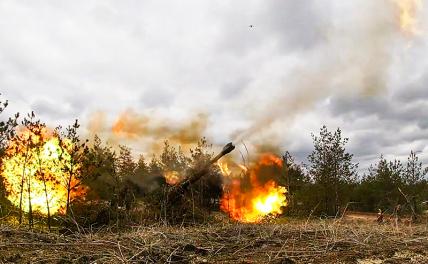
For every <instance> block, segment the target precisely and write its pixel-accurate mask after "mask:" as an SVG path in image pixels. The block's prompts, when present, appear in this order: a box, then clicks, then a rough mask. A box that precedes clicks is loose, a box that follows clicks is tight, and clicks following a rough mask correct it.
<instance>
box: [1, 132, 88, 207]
mask: <svg viewBox="0 0 428 264" xmlns="http://www.w3.org/2000/svg"><path fill="white" fill-rule="evenodd" d="M38 131H39V132H37V133H34V132H32V131H30V130H28V129H24V130H22V131H20V132H19V133H18V137H16V138H15V139H14V140H12V141H10V143H9V145H8V147H7V149H6V155H5V157H4V158H3V159H2V165H1V173H2V178H3V181H4V185H5V188H6V196H7V199H8V200H9V201H10V202H11V203H12V204H13V205H15V206H16V207H19V205H20V201H22V203H21V208H22V210H23V211H24V212H29V204H30V203H31V208H32V211H37V212H39V213H41V214H44V215H47V214H48V206H49V211H50V213H51V214H56V213H64V212H65V207H66V201H67V187H66V185H67V184H66V183H67V179H68V175H67V173H66V172H65V171H66V168H67V166H68V164H70V159H71V156H70V154H69V153H70V150H71V148H72V144H71V143H70V142H69V141H67V140H65V141H63V142H62V143H63V145H62V148H61V147H60V141H59V139H58V137H57V136H54V135H53V134H52V133H50V132H48V130H47V129H46V128H44V127H42V128H40V129H39V130H38ZM78 167H79V164H73V173H76V172H77V170H78ZM77 185H78V180H77V179H76V177H73V178H72V182H71V186H77ZM84 192H85V190H84V188H83V186H82V187H80V188H73V189H72V192H71V193H70V198H71V200H72V199H74V198H75V197H77V196H81V195H83V194H84ZM21 193H22V197H21Z"/></svg>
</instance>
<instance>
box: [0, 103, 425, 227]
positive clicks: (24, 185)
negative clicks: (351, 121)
mask: <svg viewBox="0 0 428 264" xmlns="http://www.w3.org/2000/svg"><path fill="white" fill-rule="evenodd" d="M7 106H8V101H3V102H0V117H1V118H0V119H1V120H4V121H1V122H0V158H1V159H0V160H1V164H0V165H1V168H2V169H4V164H3V160H4V157H7V155H11V154H10V153H9V152H8V149H10V146H11V144H10V143H11V142H14V144H18V145H19V147H20V155H22V159H21V160H20V162H21V163H20V164H17V166H21V167H20V168H22V170H21V171H20V173H19V174H17V175H16V177H17V178H18V179H19V180H20V186H19V188H18V189H19V190H18V192H19V197H20V201H19V205H18V206H16V205H15V206H14V205H12V204H11V202H10V201H9V200H8V199H6V197H7V194H8V193H7V190H6V187H5V179H4V175H3V173H1V174H0V206H1V207H0V208H1V210H0V215H3V216H4V215H6V214H10V213H11V212H12V214H16V217H17V219H18V222H19V223H20V224H22V223H23V221H24V216H26V217H27V219H28V220H27V222H28V225H29V226H30V227H32V226H33V225H34V219H33V215H34V214H33V210H32V201H31V198H29V197H31V192H32V189H31V188H32V186H31V182H32V181H31V177H37V178H38V179H41V181H42V182H43V184H44V190H43V192H44V195H45V197H46V199H45V200H46V209H47V216H46V217H45V219H46V225H47V226H48V227H49V228H50V227H51V225H52V222H53V221H56V220H57V219H58V218H57V217H56V216H53V215H52V214H51V209H52V206H53V204H52V201H51V200H50V199H49V198H48V197H50V192H51V191H52V190H51V189H49V188H48V185H47V183H52V182H54V183H55V184H57V185H58V186H62V188H64V189H65V192H66V198H65V200H64V201H63V203H64V204H63V207H64V212H63V213H64V215H65V219H68V220H67V221H80V222H85V221H87V222H88V223H87V224H91V223H94V222H96V223H111V222H116V223H119V222H121V221H124V218H129V217H132V215H133V213H135V212H138V213H139V214H138V217H142V216H144V215H148V214H151V215H152V216H153V215H154V217H155V218H157V219H166V217H167V215H168V214H174V211H173V210H171V208H168V205H167V204H165V203H164V202H165V197H164V194H165V188H166V187H167V182H166V181H167V180H168V179H169V180H175V181H180V180H182V179H183V178H182V177H183V175H189V174H191V173H194V171H195V170H196V169H197V168H198V166H201V164H204V163H205V162H207V161H208V160H209V159H210V158H211V157H212V156H213V152H212V149H211V147H212V146H211V145H210V144H209V143H208V142H207V140H206V139H205V138H202V139H201V140H200V141H199V142H198V143H197V144H196V146H195V147H194V148H193V149H191V150H190V152H189V153H187V152H186V153H185V152H184V151H183V150H182V149H181V147H180V146H172V145H171V144H170V143H169V142H168V141H165V142H164V147H163V149H162V151H161V153H160V154H159V155H157V156H156V155H153V156H151V157H146V156H144V155H141V156H139V158H138V159H137V160H134V158H133V155H132V152H131V149H130V148H129V147H127V146H123V145H121V146H119V149H115V148H113V147H112V146H110V145H108V144H106V143H105V142H102V140H101V139H100V138H99V137H97V136H95V138H94V139H93V142H92V143H91V144H89V141H88V140H84V139H81V138H80V136H79V133H78V130H79V127H80V126H79V123H78V121H77V120H76V121H75V122H74V123H73V124H71V125H69V126H68V127H66V128H63V127H61V126H58V127H57V128H55V129H54V131H53V136H54V138H55V140H57V145H58V148H56V149H53V150H51V152H50V153H47V154H46V153H44V155H50V156H54V157H55V159H51V162H53V163H47V162H45V161H44V160H43V159H41V158H40V157H41V156H40V155H42V152H41V150H42V148H41V147H42V146H41V145H40V140H39V141H38V140H35V139H34V137H42V136H43V129H45V128H46V125H45V123H43V122H42V121H41V120H40V119H38V118H36V115H35V114H34V113H33V112H32V113H30V114H28V115H27V116H25V117H24V118H23V119H22V121H20V115H19V114H15V115H14V116H12V117H7V118H6V119H5V118H4V116H3V115H4V114H3V113H4V110H5V108H6V107H7ZM18 127H24V128H26V129H27V130H28V131H30V132H31V133H30V134H27V136H23V134H22V133H18ZM312 139H313V143H314V149H313V150H312V152H311V153H310V154H309V155H308V157H307V162H306V163H303V164H297V163H296V162H295V160H294V158H293V156H292V155H291V154H290V153H289V152H285V153H283V155H282V161H283V165H284V166H283V172H282V174H281V175H278V178H277V180H278V181H279V183H280V184H281V185H283V186H286V187H287V189H288V193H287V196H288V197H287V198H288V201H289V206H288V208H287V209H286V210H285V211H286V214H288V215H299V216H307V215H309V214H313V215H325V216H337V215H338V214H340V213H341V212H343V210H344V209H345V208H349V209H352V210H358V211H367V212H375V211H377V210H379V209H381V210H382V211H388V210H389V211H390V212H392V211H396V210H397V207H400V208H401V211H402V212H403V213H410V214H412V216H414V217H416V216H417V215H418V214H420V213H422V211H423V210H424V209H426V208H425V207H424V202H425V201H427V200H428V181H427V173H428V170H427V168H424V167H423V164H422V162H421V161H420V160H419V157H418V155H417V154H416V153H415V152H413V151H411V152H410V154H409V157H408V159H407V161H406V162H404V163H403V162H402V161H400V160H386V159H385V157H384V156H382V155H381V156H380V158H379V160H378V162H377V163H376V164H373V165H371V166H370V167H369V169H368V170H367V171H366V172H364V173H363V174H362V175H361V173H358V164H357V163H356V162H355V161H354V157H353V155H352V154H351V153H349V152H348V151H347V150H346V145H347V143H348V138H345V137H343V136H342V131H341V130H340V129H339V128H338V129H337V130H335V131H329V130H328V129H327V127H326V126H323V127H322V128H321V129H320V131H319V134H317V135H315V134H312ZM30 150H31V151H30ZM14 155H16V154H14ZM26 166H32V167H33V168H34V171H33V172H32V173H29V172H28V169H26ZM53 166H56V167H59V168H60V170H61V177H60V178H55V179H52V178H49V177H52V175H53V174H52V173H50V172H51V171H50V169H51V167H53ZM167 174H168V175H169V177H168V178H165V177H164V176H165V175H167ZM209 174H210V175H209V177H204V178H203V179H202V180H201V181H200V182H198V183H197V184H196V185H195V186H192V187H191V192H190V195H191V197H189V199H188V200H187V202H185V203H183V204H181V206H182V207H186V209H187V210H184V211H180V212H176V213H175V218H176V217H177V216H181V217H182V216H183V212H189V211H190V212H191V217H193V218H195V215H196V216H197V215H198V214H197V213H195V210H199V209H200V208H208V209H210V210H216V209H218V200H219V198H220V196H221V192H222V186H221V173H220V171H219V169H218V168H217V167H215V166H214V167H212V168H211V170H210V171H209ZM84 186H86V189H85V187H84ZM78 192H83V193H84V195H81V196H78V195H77V196H76V195H73V194H76V193H78ZM26 193H27V194H26ZM25 197H27V201H25V200H24V198H25ZM141 201H145V203H140V202H141ZM139 203H140V204H139ZM24 205H25V206H26V208H28V210H27V212H24V210H23V208H24ZM150 205H156V207H153V206H150ZM425 205H426V204H425ZM92 213H93V214H94V215H91V214H92ZM79 219H80V220H79ZM125 220H126V219H125ZM128 220H129V219H128ZM134 220H135V219H134Z"/></svg>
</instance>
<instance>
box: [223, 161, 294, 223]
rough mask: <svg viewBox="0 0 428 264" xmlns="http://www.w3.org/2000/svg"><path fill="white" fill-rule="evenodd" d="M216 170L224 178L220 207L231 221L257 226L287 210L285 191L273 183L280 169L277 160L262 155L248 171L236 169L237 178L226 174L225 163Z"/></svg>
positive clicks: (232, 174)
mask: <svg viewBox="0 0 428 264" xmlns="http://www.w3.org/2000/svg"><path fill="white" fill-rule="evenodd" d="M236 165H237V164H236ZM219 167H220V170H221V172H222V173H223V176H224V177H225V178H226V179H225V186H224V192H223V197H222V198H221V202H220V207H221V209H222V210H223V211H224V212H226V213H228V214H229V216H230V217H231V218H233V219H235V220H238V221H241V222H247V223H254V222H259V221H261V220H262V219H263V218H264V217H266V216H277V215H279V214H281V213H282V212H283V211H282V210H283V208H284V207H285V206H287V200H286V196H285V194H286V192H287V190H286V188H285V187H283V186H279V185H278V184H277V182H276V181H275V179H276V178H277V177H278V176H279V175H278V174H279V173H280V172H281V169H282V161H281V159H280V158H278V157H277V156H275V155H272V154H264V155H262V156H261V158H260V160H259V161H257V162H256V163H254V164H251V165H250V166H249V167H248V168H247V167H245V166H242V165H240V166H239V165H237V166H236V167H237V168H240V167H241V173H240V174H239V175H240V176H239V177H236V176H237V175H238V174H236V173H233V172H232V171H231V170H229V168H228V165H227V163H219ZM242 174H244V177H242Z"/></svg>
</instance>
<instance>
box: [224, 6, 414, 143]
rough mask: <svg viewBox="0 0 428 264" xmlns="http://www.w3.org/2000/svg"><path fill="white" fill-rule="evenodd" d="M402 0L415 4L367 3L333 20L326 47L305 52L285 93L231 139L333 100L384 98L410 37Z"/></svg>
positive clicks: (286, 84)
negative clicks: (391, 72)
mask: <svg viewBox="0 0 428 264" xmlns="http://www.w3.org/2000/svg"><path fill="white" fill-rule="evenodd" d="M402 1H405V2H411V1H410V0H401V1H398V0H394V1H390V2H387V3H388V4H387V5H385V2H383V1H366V2H364V3H366V4H367V5H365V8H364V9H361V8H359V9H358V10H355V9H353V10H352V12H349V13H353V14H352V15H351V14H350V15H349V16H345V17H344V16H343V14H342V15H341V16H340V17H342V18H341V19H340V20H335V19H334V18H332V19H331V20H330V23H329V25H328V28H325V29H324V30H325V32H327V33H326V39H325V42H324V43H323V45H321V47H320V46H317V47H316V48H315V49H314V50H309V51H308V52H306V54H305V55H304V61H305V62H307V63H302V65H300V66H298V67H296V68H295V69H294V71H293V72H292V74H290V76H291V77H290V78H289V79H288V80H287V82H285V83H284V84H283V86H284V87H285V88H284V89H283V92H282V93H281V94H278V95H273V97H274V98H275V99H274V100H273V101H271V102H269V103H268V104H267V105H266V107H264V109H265V110H264V111H262V112H261V113H259V114H257V115H256V116H255V118H254V119H253V122H252V125H251V126H250V127H249V128H247V129H243V130H239V131H235V132H234V133H233V134H232V138H233V139H234V140H235V141H240V140H242V139H247V138H251V137H252V136H253V135H254V134H255V133H258V132H260V131H261V130H265V129H268V128H269V127H270V126H271V125H272V124H273V123H274V122H275V121H277V120H281V121H287V122H292V121H293V119H294V118H295V117H296V116H297V115H298V114H300V113H302V112H304V111H308V110H310V109H311V108H313V107H314V105H315V104H316V103H318V102H320V101H322V100H324V99H326V98H328V97H330V96H332V95H334V96H354V97H355V96H378V95H382V94H385V92H386V90H387V87H388V74H389V66H390V65H391V64H392V62H393V59H394V48H395V47H396V46H397V45H400V44H402V42H400V40H402V38H403V35H408V34H406V32H404V31H403V30H404V29H406V28H404V29H403V27H402V26H400V25H402V23H403V22H402V20H398V19H397V18H398V17H400V14H402V13H403V5H402V4H401V2H402ZM413 1H416V0H413ZM398 2H400V4H397V3H398ZM404 6H405V7H407V5H404ZM339 9H340V8H339ZM411 10H414V9H411ZM336 11H337V12H342V11H343V10H336ZM411 14H413V15H416V14H417V13H416V11H415V12H413V13H411ZM338 17H339V16H338ZM343 17H344V18H343ZM401 17H402V16H401ZM414 19H415V18H414ZM408 20H410V21H413V22H412V23H410V22H409V23H410V24H411V25H412V28H414V25H416V23H415V22H414V20H412V19H408ZM407 28H409V27H407ZM285 91H286V92H285Z"/></svg>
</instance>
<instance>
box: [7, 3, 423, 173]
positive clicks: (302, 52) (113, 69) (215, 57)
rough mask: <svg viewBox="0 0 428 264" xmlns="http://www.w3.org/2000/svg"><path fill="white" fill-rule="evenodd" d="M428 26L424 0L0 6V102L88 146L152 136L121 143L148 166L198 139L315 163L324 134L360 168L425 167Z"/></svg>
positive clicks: (18, 4) (10, 112) (28, 4)
mask: <svg viewBox="0 0 428 264" xmlns="http://www.w3.org/2000/svg"><path fill="white" fill-rule="evenodd" d="M406 7H408V8H407V9H406ZM403 10H404V11H406V12H407V13H405V15H406V14H410V15H411V17H410V18H409V17H407V16H406V17H405V19H406V20H405V21H402V20H400V18H403V16H402V15H403ZM400 12H401V13H400ZM400 14H401V16H400ZM427 14H428V7H427V4H425V3H424V2H423V1H418V0H377V1H373V0H353V1H342V0H325V1H319V0H295V1H291V0H290V1H279V0H258V1H255V0H245V1H243V0H236V1H227V0H221V1H202V0H183V1H164V0H146V1H137V0H132V1H131V0H122V1H112V0H103V1H101V0H99V1H95V0H84V1H83V0H74V1H59V0H50V1H37V0H31V1H30V0H23V1H14V0H0V92H1V93H2V99H3V100H4V99H8V100H9V107H8V109H7V113H6V114H12V113H14V112H18V111H19V112H21V113H26V112H29V111H31V110H34V111H35V113H36V114H37V116H38V117H40V118H41V119H42V120H43V121H45V122H46V123H47V124H48V125H49V126H51V127H55V126H57V125H58V124H62V125H64V126H66V125H67V124H70V123H72V122H73V120H74V119H75V118H78V119H79V120H80V123H81V124H82V133H87V134H90V133H93V132H94V130H96V131H95V132H97V133H103V131H104V132H105V133H107V132H108V131H111V127H112V126H114V124H115V122H116V121H117V119H118V118H119V117H120V116H121V115H122V116H123V115H126V116H127V117H128V118H131V119H132V120H133V122H132V124H134V125H135V126H137V127H139V128H141V129H142V130H140V131H136V133H135V135H136V136H134V137H131V138H129V137H126V138H121V137H119V138H115V140H114V142H115V143H123V144H125V143H126V144H130V145H131V146H132V148H133V149H134V151H136V152H142V153H144V152H147V151H149V150H148V148H147V145H148V143H147V140H145V137H147V138H151V139H152V141H153V140H159V137H164V136H165V135H166V134H165V133H163V132H160V131H165V129H164V128H165V127H166V128H168V129H166V130H167V131H172V130H174V129H177V130H180V129H181V128H183V127H184V128H190V129H191V128H192V127H196V128H195V131H196V130H197V132H198V133H199V132H200V134H201V135H203V136H206V137H207V138H208V139H209V140H210V141H211V142H213V143H214V144H215V145H222V144H224V143H227V142H229V141H231V140H233V141H234V142H235V143H237V144H238V145H239V146H241V147H242V144H241V142H245V144H246V145H248V146H250V148H251V146H260V145H274V146H276V147H277V148H278V149H279V150H280V151H286V150H288V151H290V152H291V153H292V154H293V155H294V156H295V157H296V160H297V161H299V162H300V161H302V162H305V161H306V156H307V155H308V154H309V153H310V151H311V150H312V148H313V144H312V138H311V133H315V134H316V133H317V132H318V131H319V129H320V127H321V126H322V125H326V126H327V127H328V128H329V129H330V130H335V129H336V128H338V127H340V128H341V129H342V132H343V135H344V136H345V137H348V138H349V144H348V150H349V151H350V152H351V153H353V154H354V155H355V156H354V158H355V161H356V162H359V163H360V168H363V169H364V168H367V167H368V165H369V164H371V163H375V162H376V161H377V160H378V158H379V156H380V154H383V155H384V156H385V157H386V158H389V159H392V158H400V159H403V160H405V158H406V156H407V155H408V154H409V153H410V151H411V150H413V151H416V152H417V153H419V155H420V158H421V160H422V161H423V162H424V163H428V147H427V143H428V136H427V135H428V119H427V118H426V117H427V115H426V113H428V89H427V88H426V85H427V84H428V71H427V67H426V66H427V64H428V48H427V41H428V21H427V20H426V19H425V17H427ZM403 23H404V24H403ZM138 122H140V124H139V123H138ZM143 124H144V125H143ZM145 126H151V127H155V128H153V129H149V130H148V131H149V132H147V129H145V128H142V127H145ZM159 128H162V129H159ZM143 130H144V133H143V132H141V131H143ZM139 132H141V133H139Z"/></svg>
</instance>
